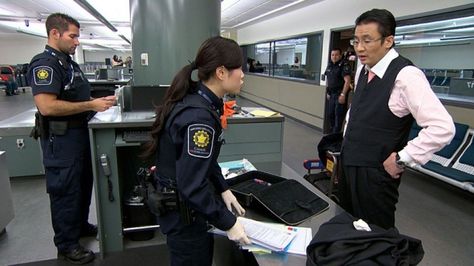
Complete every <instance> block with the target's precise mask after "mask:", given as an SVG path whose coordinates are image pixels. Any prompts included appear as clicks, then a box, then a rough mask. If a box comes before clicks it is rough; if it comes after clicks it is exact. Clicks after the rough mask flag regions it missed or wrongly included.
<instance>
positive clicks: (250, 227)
mask: <svg viewBox="0 0 474 266" xmlns="http://www.w3.org/2000/svg"><path fill="white" fill-rule="evenodd" d="M239 221H240V222H241V223H242V225H243V226H244V229H245V233H247V236H248V237H249V238H250V240H251V241H252V243H254V244H257V245H260V246H262V247H265V248H268V249H271V250H274V251H285V249H286V247H287V246H288V245H289V244H290V242H291V241H292V240H293V239H294V238H295V236H296V231H293V230H288V229H286V228H276V227H274V226H271V225H269V224H267V223H263V222H259V221H255V220H252V219H248V218H243V217H239Z"/></svg>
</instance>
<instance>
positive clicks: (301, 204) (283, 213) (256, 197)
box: [227, 171, 329, 225]
mask: <svg viewBox="0 0 474 266" xmlns="http://www.w3.org/2000/svg"><path fill="white" fill-rule="evenodd" d="M227 183H228V184H229V186H230V189H231V190H232V192H233V193H234V195H235V196H236V198H237V199H238V201H239V202H240V203H241V204H242V205H243V206H245V207H250V208H252V209H255V210H257V211H260V212H262V213H263V214H265V215H269V216H270V217H271V218H276V219H278V220H280V221H282V222H284V223H285V224H288V225H297V224H300V223H302V222H303V221H305V220H306V219H308V218H310V217H311V216H313V215H316V214H319V213H321V212H323V211H325V210H327V209H328V208H329V203H327V202H326V201H325V200H323V199H321V198H320V197H318V195H316V194H314V193H313V192H311V191H310V190H309V189H307V188H306V187H305V186H303V185H302V184H301V183H299V182H298V181H296V180H292V179H286V178H283V177H280V176H275V175H271V174H268V173H265V172H260V171H250V172H247V173H245V174H242V175H239V176H236V177H234V178H232V179H228V180H227Z"/></svg>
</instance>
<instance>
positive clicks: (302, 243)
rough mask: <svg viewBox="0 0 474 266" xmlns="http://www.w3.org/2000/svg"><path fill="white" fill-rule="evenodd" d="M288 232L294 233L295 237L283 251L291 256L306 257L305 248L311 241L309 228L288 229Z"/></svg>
mask: <svg viewBox="0 0 474 266" xmlns="http://www.w3.org/2000/svg"><path fill="white" fill-rule="evenodd" d="M289 228H290V230H294V231H296V237H295V239H293V241H291V243H290V245H288V247H287V249H286V250H285V251H286V252H288V253H291V254H298V255H306V248H307V247H308V245H309V243H310V242H311V240H313V232H312V230H311V228H309V227H289Z"/></svg>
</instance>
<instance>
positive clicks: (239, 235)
mask: <svg viewBox="0 0 474 266" xmlns="http://www.w3.org/2000/svg"><path fill="white" fill-rule="evenodd" d="M226 233H227V237H228V238H229V239H230V240H232V241H234V242H238V243H239V244H242V245H250V244H252V242H251V241H250V239H249V238H248V237H247V234H246V233H245V229H244V227H243V226H242V224H241V223H240V222H239V218H237V221H235V224H234V226H232V227H231V228H230V229H229V230H228V231H226Z"/></svg>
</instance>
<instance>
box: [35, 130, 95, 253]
mask: <svg viewBox="0 0 474 266" xmlns="http://www.w3.org/2000/svg"><path fill="white" fill-rule="evenodd" d="M41 146H42V149H43V164H44V168H45V175H46V189H47V192H48V193H49V198H50V206H51V220H52V224H53V229H54V244H55V245H56V247H57V248H58V250H59V251H62V252H66V251H69V250H71V249H74V248H76V247H78V246H79V238H80V233H81V228H83V227H84V226H85V225H87V223H88V217H89V205H90V202H91V195H92V183H93V177H92V162H91V153H90V146H89V134H88V131H87V128H83V129H68V130H67V133H66V134H65V135H62V136H57V135H50V137H49V138H42V139H41Z"/></svg>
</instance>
